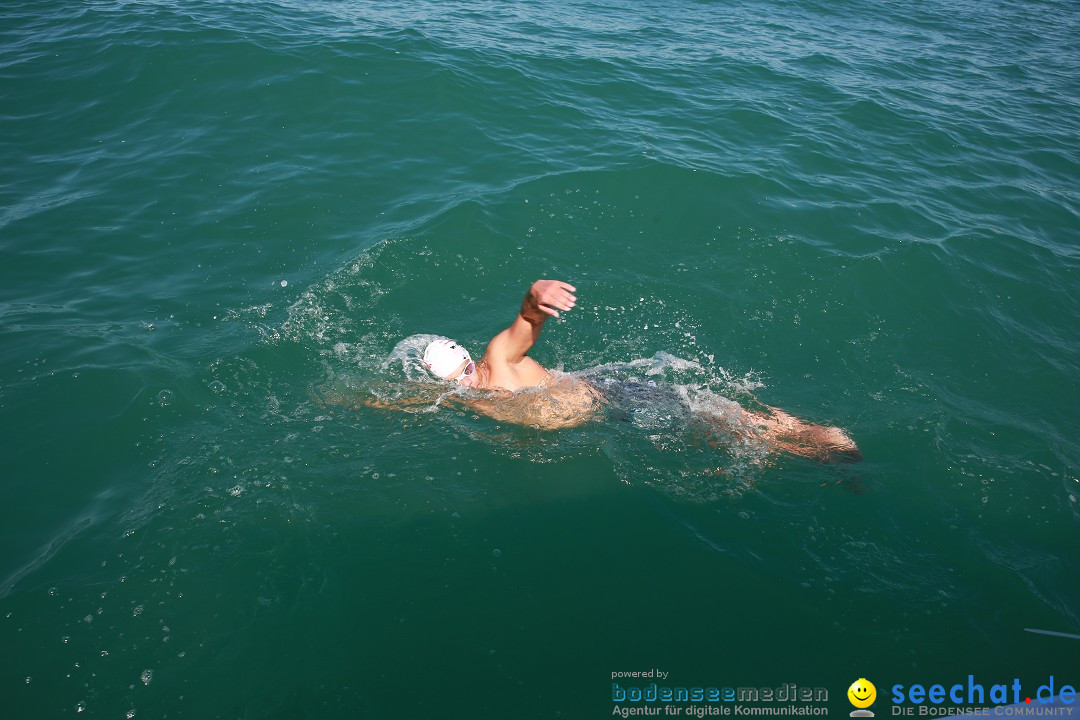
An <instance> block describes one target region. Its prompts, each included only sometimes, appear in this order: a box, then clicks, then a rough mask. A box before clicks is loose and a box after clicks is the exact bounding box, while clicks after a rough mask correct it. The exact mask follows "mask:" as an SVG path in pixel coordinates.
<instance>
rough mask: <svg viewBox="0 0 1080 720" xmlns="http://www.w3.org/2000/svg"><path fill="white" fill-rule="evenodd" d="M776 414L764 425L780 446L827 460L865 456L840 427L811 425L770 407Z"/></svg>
mask: <svg viewBox="0 0 1080 720" xmlns="http://www.w3.org/2000/svg"><path fill="white" fill-rule="evenodd" d="M770 409H771V410H772V411H773V417H772V418H769V419H768V420H767V421H766V423H765V426H764V429H765V436H766V437H767V438H768V439H769V440H770V441H772V443H773V444H774V445H775V446H776V447H777V448H779V449H781V450H786V451H788V452H790V453H792V454H794V455H799V456H802V457H805V458H810V459H812V460H818V461H820V462H826V463H852V462H859V461H860V460H862V453H861V452H859V448H858V447H857V446H856V445H855V441H854V440H852V439H851V437H850V436H849V435H848V434H847V433H846V432H844V431H843V430H841V429H840V428H838V427H832V426H828V425H812V424H810V423H805V422H803V421H802V420H799V419H798V418H796V417H795V416H793V415H789V414H788V413H786V412H784V411H783V410H778V409H776V408H770Z"/></svg>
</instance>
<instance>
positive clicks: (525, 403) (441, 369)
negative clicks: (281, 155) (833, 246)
mask: <svg viewBox="0 0 1080 720" xmlns="http://www.w3.org/2000/svg"><path fill="white" fill-rule="evenodd" d="M576 291H577V290H576V288H574V286H572V285H570V284H568V283H565V282H561V281H558V280H537V281H536V282H534V283H533V284H532V287H530V288H529V291H528V293H526V295H525V299H524V300H522V302H521V310H520V312H519V313H518V315H517V317H516V318H514V321H513V323H511V325H510V327H508V328H506V329H505V330H503V331H502V332H500V333H499V334H498V335H496V336H495V337H494V338H492V339H491V342H489V343H488V345H487V348H486V349H485V351H484V355H483V356H482V357H481V358H480V360H479V361H478V362H477V361H474V360H473V359H472V356H471V355H469V352H468V351H467V350H466V349H465V348H463V347H461V345H459V344H457V343H456V342H454V341H453V340H450V339H447V338H442V339H438V340H435V341H433V342H431V343H429V344H428V345H427V347H426V348H425V349H424V354H423V363H424V366H425V367H426V368H427V369H428V371H429V372H431V374H433V375H434V376H436V377H438V378H440V379H442V380H445V381H449V382H453V383H456V384H457V385H459V386H462V387H464V388H469V389H470V390H476V391H487V392H481V393H466V394H464V395H463V396H461V397H459V398H457V400H458V401H460V402H462V403H464V404H465V405H466V406H467V407H469V408H471V409H473V410H476V411H477V412H481V413H483V414H485V415H488V416H490V417H492V418H494V419H496V420H500V421H505V422H514V423H518V424H522V425H531V426H535V427H540V428H544V429H556V428H565V427H574V426H576V425H581V424H582V423H584V422H587V421H588V420H590V419H591V418H593V417H594V416H595V414H596V413H597V411H598V410H599V408H600V407H601V406H602V404H603V403H604V401H605V400H606V399H607V398H608V397H610V396H612V395H613V394H618V395H619V396H620V397H621V398H623V399H626V398H630V399H631V400H632V401H640V402H648V401H649V395H650V394H655V393H656V392H657V390H656V389H657V388H658V387H659V386H657V385H656V384H655V383H651V382H649V383H643V382H641V381H637V382H636V384H635V385H631V386H627V385H626V384H622V385H618V386H616V387H610V386H605V385H603V384H599V385H594V384H591V383H589V382H588V381H586V380H585V379H583V378H580V377H576V376H573V375H568V374H565V373H556V372H552V371H550V370H547V369H545V368H544V367H543V366H542V365H540V363H538V362H536V361H535V360H533V359H532V358H531V357H529V356H528V352H529V350H530V349H531V348H532V347H533V345H535V344H536V341H537V340H538V339H539V337H540V332H541V330H542V329H543V327H544V323H545V322H546V321H547V320H548V318H552V317H555V318H557V317H559V316H560V314H561V313H564V312H569V311H570V310H572V309H573V308H574V306H575V305H576V304H577V297H576V295H575V294H574V293H575V292H576ZM642 390H644V392H643V391H642ZM660 392H666V393H667V394H668V395H673V394H675V393H674V391H671V390H667V391H663V390H660ZM768 409H769V413H768V414H765V413H757V412H751V411H749V410H745V409H742V408H738V411H737V414H738V413H741V415H738V417H737V422H735V423H733V422H732V420H731V418H726V419H724V420H723V422H720V421H719V420H720V419H719V418H711V420H713V421H714V422H713V426H714V429H716V430H718V431H719V432H723V433H727V434H732V433H734V434H742V435H746V436H750V435H753V436H755V437H759V438H761V439H764V440H765V441H766V442H767V443H768V444H769V446H770V448H771V449H775V450H784V451H787V452H791V453H793V454H796V455H801V456H804V457H810V458H814V459H818V460H838V459H841V460H847V461H856V460H860V459H861V457H862V456H861V454H860V453H859V450H858V448H857V447H856V445H855V443H854V441H852V439H851V438H850V437H849V436H848V435H847V434H846V433H845V432H844V431H843V430H841V429H840V428H837V427H828V426H824V425H814V424H810V423H805V422H803V421H802V420H799V419H798V418H796V417H794V416H792V415H789V414H788V413H786V412H784V411H782V410H779V409H777V408H772V407H770V408H768ZM699 415H700V414H699ZM699 419H700V418H699ZM704 419H705V420H709V419H710V418H704Z"/></svg>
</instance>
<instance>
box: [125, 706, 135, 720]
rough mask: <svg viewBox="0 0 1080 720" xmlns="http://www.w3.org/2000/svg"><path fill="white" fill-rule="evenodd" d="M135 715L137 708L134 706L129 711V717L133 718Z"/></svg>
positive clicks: (129, 719) (129, 718)
mask: <svg viewBox="0 0 1080 720" xmlns="http://www.w3.org/2000/svg"><path fill="white" fill-rule="evenodd" d="M133 717H135V708H132V709H131V710H128V711H127V719H128V720H131V718H133Z"/></svg>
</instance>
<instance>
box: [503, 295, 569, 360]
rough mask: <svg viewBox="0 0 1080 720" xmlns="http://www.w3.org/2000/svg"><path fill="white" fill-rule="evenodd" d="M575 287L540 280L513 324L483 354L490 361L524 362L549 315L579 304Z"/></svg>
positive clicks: (524, 302) (553, 315) (557, 313)
mask: <svg viewBox="0 0 1080 720" xmlns="http://www.w3.org/2000/svg"><path fill="white" fill-rule="evenodd" d="M575 291H576V288H575V287H574V286H573V285H570V284H568V283H564V282H562V281H560V280H537V281H536V282H534V283H533V284H532V287H530V288H529V292H528V293H526V294H525V299H524V300H522V301H521V312H519V313H518V316H517V317H516V318H514V322H513V323H512V324H511V325H510V327H508V328H506V329H505V330H503V331H502V332H501V333H499V334H498V335H496V336H495V337H494V338H492V340H491V342H490V343H489V344H488V347H487V352H486V353H485V354H484V356H485V358H487V359H488V360H489V361H495V362H505V363H509V364H515V363H518V362H521V360H522V358H524V357H525V354H526V353H528V352H529V349H530V348H531V347H532V346H533V345H535V344H536V341H537V339H538V338H539V337H540V331H541V330H542V329H543V327H544V323H545V322H546V321H547V319H548V318H549V317H556V318H557V317H559V311H560V310H561V311H563V312H566V311H568V310H571V309H573V307H574V305H576V304H577V297H576V296H575V295H574V292H575Z"/></svg>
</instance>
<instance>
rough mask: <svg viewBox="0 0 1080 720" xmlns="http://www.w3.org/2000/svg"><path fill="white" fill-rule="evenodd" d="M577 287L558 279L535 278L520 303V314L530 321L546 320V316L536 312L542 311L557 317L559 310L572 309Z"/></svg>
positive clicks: (575, 302) (574, 303)
mask: <svg viewBox="0 0 1080 720" xmlns="http://www.w3.org/2000/svg"><path fill="white" fill-rule="evenodd" d="M576 290H577V288H575V287H574V286H573V285H570V284H569V283H564V282H562V281H560V280H537V281H536V282H534V283H533V284H532V287H531V288H529V294H528V295H526V296H525V302H523V303H522V307H521V314H522V316H523V317H524V318H525V319H526V320H529V321H530V322H533V321H537V320H538V321H540V322H543V321H544V320H546V319H547V318H546V317H543V316H539V315H537V314H536V313H544V315H550V316H551V317H556V318H557V317H559V311H560V310H562V311H563V312H566V311H568V310H572V309H573V307H574V305H576V304H577V297H576V296H575V295H574V292H576Z"/></svg>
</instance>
